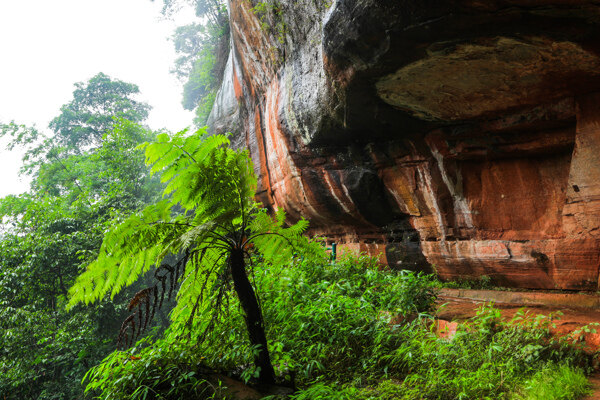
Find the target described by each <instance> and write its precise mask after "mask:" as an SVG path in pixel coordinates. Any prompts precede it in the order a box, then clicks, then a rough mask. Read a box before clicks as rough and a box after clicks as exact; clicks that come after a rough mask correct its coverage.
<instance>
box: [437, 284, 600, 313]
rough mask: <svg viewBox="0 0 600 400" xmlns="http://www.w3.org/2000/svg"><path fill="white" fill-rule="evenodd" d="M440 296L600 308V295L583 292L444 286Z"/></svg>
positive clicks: (562, 306)
mask: <svg viewBox="0 0 600 400" xmlns="http://www.w3.org/2000/svg"><path fill="white" fill-rule="evenodd" d="M439 296H440V297H451V298H456V299H466V300H471V301H481V302H483V301H493V302H494V303H504V304H515V305H523V306H547V307H557V308H583V309H599V308H600V296H598V295H592V294H582V293H540V292H504V291H500V290H474V289H450V288H443V289H441V290H440V292H439Z"/></svg>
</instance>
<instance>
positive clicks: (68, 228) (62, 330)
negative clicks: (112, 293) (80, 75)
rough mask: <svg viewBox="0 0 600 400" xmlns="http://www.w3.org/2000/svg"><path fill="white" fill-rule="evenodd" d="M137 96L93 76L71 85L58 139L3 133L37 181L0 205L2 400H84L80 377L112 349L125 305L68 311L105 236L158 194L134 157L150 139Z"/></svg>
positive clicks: (11, 129)
mask: <svg viewBox="0 0 600 400" xmlns="http://www.w3.org/2000/svg"><path fill="white" fill-rule="evenodd" d="M104 90H105V91H106V93H103V91H104ZM136 92H137V88H136V87H135V86H133V85H130V84H125V83H123V82H121V81H117V80H111V79H110V78H108V77H106V76H105V75H103V74H99V75H97V76H96V77H94V78H92V80H91V81H90V82H88V83H86V84H83V83H79V84H77V85H76V91H75V93H74V99H73V101H71V102H70V103H69V104H67V105H65V106H64V107H63V108H62V111H63V112H62V113H61V115H59V117H57V118H56V119H55V120H54V122H53V124H52V126H53V127H54V129H56V130H55V132H54V135H48V136H45V135H44V133H43V132H41V131H39V130H37V129H34V128H29V127H26V126H23V125H18V124H15V123H9V124H4V125H1V126H0V128H1V131H2V133H3V134H4V135H10V136H11V137H12V145H13V146H26V147H28V150H27V152H26V154H25V160H24V161H25V166H24V169H23V172H25V173H27V174H30V175H31V176H32V178H33V180H32V185H31V189H30V190H29V192H27V193H24V194H22V195H18V196H8V197H6V198H4V199H1V200H0V216H1V217H2V224H3V228H4V232H3V233H2V236H1V237H0V265H1V266H2V268H1V269H0V393H1V394H2V395H5V396H8V397H7V398H27V399H29V398H39V399H58V398H78V397H81V396H82V393H83V388H82V386H81V385H80V383H79V381H80V380H81V377H82V376H83V374H84V373H85V372H86V371H87V370H88V369H89V368H90V367H91V366H93V365H94V364H96V363H97V362H98V361H99V360H100V359H102V358H103V357H104V356H105V355H106V354H107V353H109V352H110V351H111V350H112V349H113V348H114V338H115V335H116V334H117V332H118V329H119V319H121V318H124V317H125V316H126V306H125V304H123V301H122V299H119V298H117V299H115V302H109V303H104V304H102V305H100V306H98V307H95V308H86V309H83V308H78V309H76V310H73V311H71V312H65V311H64V306H65V305H66V301H67V289H68V288H69V287H70V286H71V285H72V284H73V282H74V280H75V277H76V276H77V275H79V273H80V272H81V270H82V265H85V264H86V263H87V262H89V261H90V260H91V259H93V258H94V257H95V256H96V255H97V252H98V249H99V247H100V244H101V241H102V237H103V235H104V231H105V230H107V229H108V228H109V227H110V226H111V225H112V224H113V221H114V220H115V219H117V220H118V219H122V218H123V217H124V216H126V215H128V214H130V213H131V212H133V211H135V210H136V209H139V208H140V207H141V206H142V205H144V204H145V203H146V202H149V201H153V200H154V199H155V197H156V196H157V194H158V193H159V188H160V182H159V181H158V180H157V179H153V178H151V177H150V175H149V171H148V169H147V168H146V167H145V165H144V158H143V153H142V152H139V151H136V150H135V148H136V147H137V146H138V145H139V144H140V143H141V142H143V141H145V140H147V138H148V137H149V136H154V133H151V132H149V131H148V130H146V129H144V128H143V127H141V126H139V125H137V124H136V123H135V121H137V120H139V118H142V117H143V116H144V115H145V114H144V113H145V111H144V110H147V106H146V105H144V104H141V103H136V102H135V101H134V100H133V99H132V98H131V97H130V96H132V95H133V94H135V93H136ZM113 113H114V114H113ZM119 116H120V117H129V118H131V119H124V118H116V117H119ZM113 117H115V119H113ZM83 120H86V121H88V122H89V123H88V124H87V125H85V124H84V125H82V126H81V127H82V129H77V126H78V125H77V124H79V123H80V122H81V121H83ZM59 122H60V123H59ZM84 128H85V129H84ZM86 135H89V137H88V136H86ZM98 135H100V136H98ZM57 144H60V146H57Z"/></svg>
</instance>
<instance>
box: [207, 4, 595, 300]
mask: <svg viewBox="0 0 600 400" xmlns="http://www.w3.org/2000/svg"><path fill="white" fill-rule="evenodd" d="M263 3H264V4H268V5H269V6H268V7H255V6H256V5H257V2H256V0H252V1H249V0H230V3H229V12H230V21H231V33H232V46H231V54H230V56H229V61H228V65H227V67H226V72H225V80H224V82H223V85H222V87H221V90H220V92H219V94H218V98H217V102H216V104H215V107H214V109H213V112H212V114H211V117H210V118H209V123H210V124H211V126H212V127H213V128H214V129H215V130H216V131H219V132H223V131H232V132H234V134H235V136H234V140H235V141H236V143H237V144H238V145H239V146H246V147H247V148H249V149H250V151H251V154H252V158H253V160H254V161H255V168H256V172H257V173H258V175H259V191H258V194H257V197H258V199H259V200H261V201H262V202H263V203H265V204H266V205H267V206H269V207H273V208H284V209H285V210H286V211H287V212H288V214H289V216H290V217H291V218H294V219H298V218H300V217H305V218H307V219H309V220H310V222H311V226H312V230H313V233H316V234H320V235H323V236H325V237H327V238H328V240H330V241H335V242H338V243H340V244H342V245H343V246H344V247H345V248H347V249H354V250H360V251H366V252H369V253H371V254H374V255H378V256H379V257H380V259H381V261H382V262H387V263H389V264H390V265H392V266H394V267H398V268H411V269H424V270H427V269H431V267H429V266H430V265H433V266H434V269H435V271H437V273H438V274H439V275H440V276H441V277H443V278H446V279H451V278H457V277H462V278H465V277H477V276H482V275H487V276H489V277H490V278H492V279H493V280H494V281H495V282H496V283H498V284H503V285H511V286H519V287H530V288H561V289H591V290H595V289H597V288H598V280H599V269H600V94H599V93H600V3H598V2H596V1H585V0H579V1H575V0H574V1H567V0H562V1H561V0H554V1H544V0H506V1H503V0H498V1H477V0H463V1H459V0H456V1H428V0H420V1H415V0H411V1H408V0H407V1H399V0H337V1H333V2H330V1H323V0H293V1H292V0H268V1H267V2H263Z"/></svg>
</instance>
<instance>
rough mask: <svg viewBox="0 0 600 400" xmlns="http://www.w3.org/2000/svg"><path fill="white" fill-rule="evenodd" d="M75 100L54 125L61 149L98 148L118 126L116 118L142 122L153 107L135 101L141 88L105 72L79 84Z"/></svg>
mask: <svg viewBox="0 0 600 400" xmlns="http://www.w3.org/2000/svg"><path fill="white" fill-rule="evenodd" d="M75 87H76V89H75V91H74V92H73V100H71V101H70V102H69V103H67V104H65V105H63V106H62V107H61V109H60V111H61V113H60V115H59V116H58V117H56V118H54V119H53V120H52V122H50V128H51V129H52V130H53V131H54V133H55V140H56V141H57V144H59V145H60V146H66V147H69V148H73V149H81V148H82V147H86V146H92V147H97V146H98V145H99V144H100V143H101V142H102V137H103V136H104V135H105V134H106V133H107V132H108V131H110V129H111V128H112V127H113V125H114V118H123V119H126V120H128V121H131V122H142V121H143V120H145V119H146V118H147V117H148V111H149V110H150V107H149V106H148V105H147V104H145V103H141V102H139V101H137V100H135V99H134V97H135V95H137V94H138V93H139V88H138V87H137V85H134V84H132V83H127V82H123V81H120V80H118V79H112V78H110V77H109V76H108V75H106V74H103V73H102V72H101V73H99V74H97V75H96V76H94V77H92V78H91V79H90V80H89V81H88V82H86V83H83V82H79V83H76V84H75Z"/></svg>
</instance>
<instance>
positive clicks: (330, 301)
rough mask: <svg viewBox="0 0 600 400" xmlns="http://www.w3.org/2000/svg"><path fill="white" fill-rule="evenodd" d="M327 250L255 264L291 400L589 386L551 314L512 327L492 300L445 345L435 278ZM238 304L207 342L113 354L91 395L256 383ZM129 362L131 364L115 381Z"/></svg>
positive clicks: (504, 394)
mask: <svg viewBox="0 0 600 400" xmlns="http://www.w3.org/2000/svg"><path fill="white" fill-rule="evenodd" d="M318 253H319V252H318V251H317V250H316V249H314V251H313V252H312V255H311V256H306V257H303V258H302V259H300V258H297V259H296V260H295V261H294V262H293V263H292V264H288V265H280V266H279V267H277V266H276V265H273V264H270V263H266V264H265V263H264V262H262V260H255V261H256V263H255V267H254V277H255V282H256V286H257V290H258V292H259V294H260V298H261V304H262V305H263V311H264V315H265V322H266V326H267V335H268V337H269V343H270V350H271V354H272V357H273V362H274V366H275V370H276V372H277V374H278V375H279V376H281V377H286V376H287V377H288V378H293V379H294V380H295V384H296V386H297V387H299V388H300V390H299V391H298V392H296V394H294V395H293V396H292V397H291V398H293V399H302V400H317V399H323V400H325V399H339V400H342V399H344V400H355V399H358V400H360V399H363V400H367V399H370V400H375V399H384V400H385V399H389V400H392V399H415V400H416V399H502V398H505V399H510V398H519V399H521V398H523V399H525V398H531V399H537V398H544V399H575V398H579V397H580V396H581V395H582V394H584V393H586V391H587V390H588V389H587V388H588V385H587V381H586V379H585V377H584V371H586V370H589V368H590V366H591V365H590V361H591V359H590V357H589V356H588V355H586V354H585V353H583V352H582V351H581V350H580V348H579V347H578V346H574V345H573V344H572V341H571V340H567V339H553V338H552V336H551V335H550V333H549V329H550V328H551V326H552V320H551V318H548V317H533V316H530V315H529V314H527V313H525V312H520V313H518V314H517V315H516V316H515V317H514V318H513V319H512V320H511V321H504V320H502V319H501V316H500V313H499V311H498V310H497V309H495V308H493V307H492V306H490V305H486V306H484V307H482V308H481V310H480V312H479V314H478V315H477V316H476V317H474V318H473V319H472V320H471V321H468V322H467V323H465V324H464V325H463V326H462V327H461V328H460V329H459V330H458V332H457V334H456V336H455V337H454V338H452V339H444V338H440V337H438V335H437V334H436V329H435V327H436V325H435V324H434V320H433V319H432V317H431V316H430V314H429V313H430V312H431V311H432V307H433V306H434V300H435V291H434V290H433V289H432V287H433V286H434V285H435V283H434V282H433V278H431V277H428V276H424V275H418V274H414V273H412V272H396V271H387V270H381V269H380V268H379V266H378V265H377V264H376V263H375V262H374V261H373V260H371V259H369V258H367V257H361V258H347V259H344V260H342V261H341V262H339V263H337V264H330V263H329V262H328V261H327V260H326V257H324V256H318ZM229 307H230V312H231V314H230V315H231V317H230V318H228V319H227V320H222V321H220V322H219V323H218V325H217V326H216V327H215V329H214V330H213V331H212V332H211V334H209V335H208V336H207V337H206V340H204V341H203V342H202V343H199V342H196V341H194V340H192V342H190V344H188V345H187V346H186V345H185V344H184V343H182V342H179V341H176V339H175V337H176V335H175V334H174V333H173V332H172V331H169V332H168V334H167V336H166V337H165V338H164V339H161V340H158V341H157V342H155V343H154V345H153V346H148V347H142V346H138V347H136V348H134V349H132V350H130V351H129V352H119V353H116V354H113V355H112V356H111V357H109V358H107V359H106V360H105V361H104V362H103V364H101V365H100V366H98V367H96V368H94V369H93V370H92V371H91V372H90V374H89V375H88V378H89V388H90V389H91V388H95V389H102V396H101V398H103V399H108V398H110V396H117V397H119V396H120V397H122V398H129V397H127V396H131V393H133V390H134V388H143V389H139V390H140V391H139V392H138V395H139V393H141V392H144V391H147V392H148V393H153V392H156V393H158V395H160V396H164V398H176V397H170V396H169V395H167V393H168V390H171V389H170V388H167V387H161V386H160V383H159V382H158V381H153V380H152V379H151V378H149V377H150V376H160V374H158V373H155V372H154V371H155V370H156V368H162V369H168V368H175V366H177V368H178V369H177V371H176V372H170V373H171V377H172V379H174V380H176V381H181V380H186V382H187V383H186V384H183V385H181V386H178V387H179V388H180V391H179V393H178V395H179V396H181V397H185V396H187V395H189V394H190V393H194V392H193V391H192V390H198V389H197V388H200V387H202V388H203V390H210V387H211V386H210V385H212V387H215V381H214V380H213V381H210V378H209V377H210V376H211V375H210V371H215V370H216V371H228V372H229V373H230V374H233V376H235V377H238V378H241V379H245V380H250V381H252V379H253V376H254V374H255V371H254V368H253V366H252V365H251V359H252V357H251V356H249V352H250V350H251V346H250V344H249V343H248V341H247V340H245V329H244V325H243V320H242V319H241V318H239V315H237V316H236V314H235V313H234V310H236V308H237V307H238V304H237V303H236V302H235V300H234V301H232V302H231V303H230V304H229ZM175 343H179V346H180V347H176V346H174V344H175ZM124 359H129V360H131V361H130V362H128V363H125V364H124V363H122V362H121V363H119V364H118V365H119V367H118V374H116V375H114V374H111V373H113V372H114V371H115V370H114V369H113V370H111V369H110V367H109V366H110V365H116V364H117V361H116V360H124ZM149 360H154V361H153V362H152V363H149V362H148V361H149ZM111 371H112V372H111ZM170 371H172V370H170ZM188 374H191V375H188ZM207 380H208V381H209V383H210V385H208V384H207V383H206V381H207ZM192 388H196V389H192ZM207 393H208V392H207ZM210 393H211V394H214V392H212V391H211V392H210ZM158 395H157V396H158ZM140 396H141V395H140ZM215 397H216V398H218V393H217V394H215ZM273 398H277V397H273Z"/></svg>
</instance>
